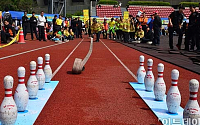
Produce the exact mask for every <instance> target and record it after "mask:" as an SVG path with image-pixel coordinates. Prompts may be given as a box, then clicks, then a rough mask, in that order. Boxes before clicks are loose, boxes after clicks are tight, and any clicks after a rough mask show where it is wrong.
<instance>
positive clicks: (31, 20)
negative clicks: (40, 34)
mask: <svg viewBox="0 0 200 125" xmlns="http://www.w3.org/2000/svg"><path fill="white" fill-rule="evenodd" d="M30 26H32V27H36V26H37V19H36V17H35V16H32V17H31V18H30Z"/></svg>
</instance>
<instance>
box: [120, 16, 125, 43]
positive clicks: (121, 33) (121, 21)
mask: <svg viewBox="0 0 200 125" xmlns="http://www.w3.org/2000/svg"><path fill="white" fill-rule="evenodd" d="M123 25H124V20H123V17H122V16H120V19H119V40H121V41H122V38H123V34H124V32H123Z"/></svg>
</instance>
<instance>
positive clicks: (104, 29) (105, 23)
mask: <svg viewBox="0 0 200 125" xmlns="http://www.w3.org/2000/svg"><path fill="white" fill-rule="evenodd" d="M107 32H108V23H107V20H106V19H104V22H103V38H104V39H107V35H108V34H107Z"/></svg>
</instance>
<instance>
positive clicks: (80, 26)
mask: <svg viewBox="0 0 200 125" xmlns="http://www.w3.org/2000/svg"><path fill="white" fill-rule="evenodd" d="M77 24H78V25H77V30H78V38H79V36H80V38H82V20H80V17H78V21H77Z"/></svg>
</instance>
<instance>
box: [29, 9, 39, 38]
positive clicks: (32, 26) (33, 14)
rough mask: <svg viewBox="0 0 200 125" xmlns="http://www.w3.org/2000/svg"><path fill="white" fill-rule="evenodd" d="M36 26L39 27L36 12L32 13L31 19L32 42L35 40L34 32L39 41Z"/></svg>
mask: <svg viewBox="0 0 200 125" xmlns="http://www.w3.org/2000/svg"><path fill="white" fill-rule="evenodd" d="M36 26H37V19H36V17H35V12H32V17H31V18H30V29H31V39H32V40H33V32H34V33H35V37H36V38H37V40H38V35H37V31H36Z"/></svg>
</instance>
